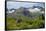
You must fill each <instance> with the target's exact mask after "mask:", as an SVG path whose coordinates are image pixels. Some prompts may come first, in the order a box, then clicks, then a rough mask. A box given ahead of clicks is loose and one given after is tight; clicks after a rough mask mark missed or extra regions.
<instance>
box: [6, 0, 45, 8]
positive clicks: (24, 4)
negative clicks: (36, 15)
mask: <svg viewBox="0 0 46 31" xmlns="http://www.w3.org/2000/svg"><path fill="white" fill-rule="evenodd" d="M44 5H45V4H44V3H29V2H12V1H7V8H8V9H12V8H15V9H18V8H20V7H27V8H29V7H32V6H40V7H43V8H44V7H45V6H44Z"/></svg>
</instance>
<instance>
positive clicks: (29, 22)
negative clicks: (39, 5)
mask: <svg viewBox="0 0 46 31" xmlns="http://www.w3.org/2000/svg"><path fill="white" fill-rule="evenodd" d="M18 18H21V19H22V21H21V22H20V23H16V20H15V19H14V18H12V17H7V29H8V30H13V29H15V30H18V29H36V28H40V27H41V28H43V25H44V22H45V21H44V20H42V16H40V17H36V18H34V19H31V18H29V17H27V16H18Z"/></svg>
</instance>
